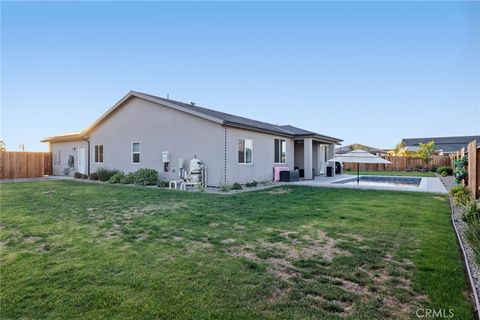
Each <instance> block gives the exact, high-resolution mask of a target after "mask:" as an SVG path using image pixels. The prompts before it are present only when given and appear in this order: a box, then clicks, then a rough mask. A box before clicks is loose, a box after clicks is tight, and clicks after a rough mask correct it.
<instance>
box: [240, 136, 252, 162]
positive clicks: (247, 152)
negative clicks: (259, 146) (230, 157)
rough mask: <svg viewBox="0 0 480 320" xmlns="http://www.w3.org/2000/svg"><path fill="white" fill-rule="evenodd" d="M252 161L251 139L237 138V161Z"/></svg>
mask: <svg viewBox="0 0 480 320" xmlns="http://www.w3.org/2000/svg"><path fill="white" fill-rule="evenodd" d="M252 162H253V140H251V139H238V163H252Z"/></svg>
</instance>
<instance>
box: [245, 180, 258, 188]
mask: <svg viewBox="0 0 480 320" xmlns="http://www.w3.org/2000/svg"><path fill="white" fill-rule="evenodd" d="M257 185H258V182H257V181H255V180H253V181H252V182H247V183H245V187H247V188H255V187H256V186H257Z"/></svg>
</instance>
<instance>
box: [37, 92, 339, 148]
mask: <svg viewBox="0 0 480 320" xmlns="http://www.w3.org/2000/svg"><path fill="white" fill-rule="evenodd" d="M131 97H137V98H141V99H145V100H148V101H151V102H154V103H158V104H161V105H163V106H166V107H170V108H173V109H176V110H179V111H183V112H187V113H190V114H192V115H195V116H198V117H201V118H205V119H207V120H210V121H214V122H217V123H219V124H224V125H229V126H234V127H240V128H246V129H252V130H258V131H264V132H269V133H275V134H279V135H284V136H290V137H297V136H302V137H305V136H312V137H317V138H320V139H323V140H326V141H328V142H332V143H340V142H341V141H342V140H341V139H338V138H334V137H329V136H325V135H321V134H318V133H315V132H312V131H307V130H304V129H300V128H297V127H293V126H290V125H284V126H279V125H274V124H271V123H267V122H262V121H257V120H253V119H249V118H244V117H240V116H236V115H232V114H229V113H225V112H220V111H216V110H212V109H207V108H203V107H200V106H197V105H193V104H189V103H185V102H180V101H176V100H171V99H166V98H162V97H158V96H154V95H151V94H146V93H141V92H137V91H130V92H129V93H128V94H127V95H126V96H125V97H123V98H122V99H121V100H120V101H118V102H117V103H116V104H115V105H114V106H113V107H112V108H110V109H109V110H108V111H107V112H105V113H104V114H103V115H102V116H101V117H100V118H98V119H97V120H96V121H95V122H94V123H93V124H92V125H90V126H89V127H88V128H87V129H85V130H83V131H82V132H81V133H80V134H79V136H80V137H82V138H86V137H88V135H89V133H90V132H91V131H92V130H93V129H94V128H96V127H97V126H98V125H100V124H101V123H102V122H103V121H104V120H105V119H107V118H108V117H109V116H110V115H111V114H112V113H113V112H115V111H116V109H117V108H118V107H120V106H121V105H123V103H124V102H125V101H126V100H127V99H129V98H131ZM60 139H70V140H73V136H64V135H59V136H53V137H48V138H45V139H43V140H42V142H53V141H60Z"/></svg>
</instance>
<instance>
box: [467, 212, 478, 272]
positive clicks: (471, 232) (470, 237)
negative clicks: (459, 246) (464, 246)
mask: <svg viewBox="0 0 480 320" xmlns="http://www.w3.org/2000/svg"><path fill="white" fill-rule="evenodd" d="M465 236H466V238H467V241H468V242H469V243H470V246H471V247H472V249H473V255H474V257H475V262H476V263H477V265H480V219H479V218H478V216H474V217H473V218H472V220H471V221H470V222H469V223H468V226H467V229H466V230H465Z"/></svg>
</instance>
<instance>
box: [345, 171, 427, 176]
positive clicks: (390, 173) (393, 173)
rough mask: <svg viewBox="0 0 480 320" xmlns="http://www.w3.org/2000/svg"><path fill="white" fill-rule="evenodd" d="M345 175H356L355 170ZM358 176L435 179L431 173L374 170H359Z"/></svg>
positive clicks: (346, 172)
mask: <svg viewBox="0 0 480 320" xmlns="http://www.w3.org/2000/svg"><path fill="white" fill-rule="evenodd" d="M344 173H345V174H353V175H356V174H357V170H351V171H344ZM360 175H364V176H365V175H375V176H411V177H435V173H433V172H416V171H415V172H407V171H376V170H360Z"/></svg>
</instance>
